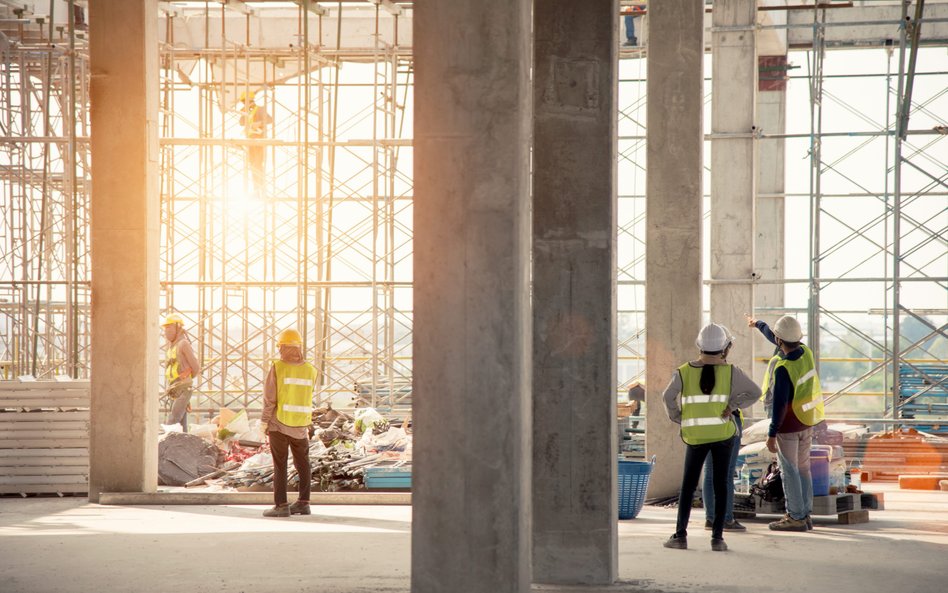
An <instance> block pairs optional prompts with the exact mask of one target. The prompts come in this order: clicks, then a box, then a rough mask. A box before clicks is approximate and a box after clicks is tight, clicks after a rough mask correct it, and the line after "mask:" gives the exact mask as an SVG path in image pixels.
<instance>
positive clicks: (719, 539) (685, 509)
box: [662, 323, 760, 552]
mask: <svg viewBox="0 0 948 593" xmlns="http://www.w3.org/2000/svg"><path fill="white" fill-rule="evenodd" d="M731 343H732V340H731V337H730V332H728V331H727V329H725V328H724V327H723V326H721V325H718V324H716V323H710V324H708V325H706V326H705V327H703V328H702V329H701V332H700V333H699V334H698V338H697V339H696V340H695V345H696V346H697V347H698V351H699V356H698V360H695V361H692V362H686V363H685V364H683V365H681V366H680V367H678V370H677V371H676V372H675V373H674V375H672V378H671V381H669V383H668V387H666V388H665V392H664V394H663V395H662V399H663V401H664V402H665V411H666V412H667V413H668V418H669V419H670V420H671V421H672V422H674V423H676V424H680V425H681V440H683V441H684V442H685V445H686V446H687V448H686V450H685V468H684V472H683V475H682V479H681V492H680V494H679V496H678V523H677V525H676V527H675V533H674V534H673V535H672V536H671V537H670V538H668V540H667V541H666V542H665V543H664V546H665V547H666V548H675V549H679V550H684V549H687V548H688V519H689V518H690V517H691V502H692V499H693V498H694V494H695V489H696V488H697V487H698V478H699V477H700V476H701V466H702V465H704V460H705V458H706V457H707V456H708V455H711V457H712V459H713V461H714V475H713V482H714V502H715V509H714V523H713V525H712V528H711V549H712V550H714V551H715V552H723V551H725V550H727V544H726V543H724V520H725V516H726V505H727V481H728V480H730V479H731V476H730V475H728V466H729V461H730V456H731V449H732V448H733V447H734V443H735V441H736V434H737V427H736V425H735V422H734V416H733V412H734V410H737V409H739V408H746V407H748V406H751V405H753V403H754V402H755V401H757V400H758V399H759V398H760V388H759V387H758V386H757V385H756V384H755V383H754V382H753V381H752V380H751V378H750V377H748V376H747V375H746V374H745V373H744V371H742V370H741V369H739V368H738V367H736V366H734V365H732V364H728V363H727V361H726V358H727V354H728V351H729V350H730V348H731Z"/></svg>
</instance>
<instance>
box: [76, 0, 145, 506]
mask: <svg viewBox="0 0 948 593" xmlns="http://www.w3.org/2000/svg"><path fill="white" fill-rule="evenodd" d="M157 10H158V7H157V2H156V0H137V1H129V0H93V1H92V2H91V3H90V8H89V26H90V31H89V38H90V51H91V67H92V88H91V98H90V100H91V104H92V179H93V181H92V371H91V375H92V376H91V379H92V422H91V443H90V452H89V453H90V455H89V457H90V475H89V499H90V500H91V501H92V502H97V501H98V496H99V493H101V492H109V491H111V492H151V491H154V490H155V489H156V487H157V480H158V470H157V467H158V444H157V430H158V366H157V360H158V350H157V349H158V346H157V344H158V340H159V334H158V175H157V174H158V134H157V130H158V127H157V117H158V37H157V27H158V16H157V15H158V13H157Z"/></svg>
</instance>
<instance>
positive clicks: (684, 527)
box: [675, 437, 737, 538]
mask: <svg viewBox="0 0 948 593" xmlns="http://www.w3.org/2000/svg"><path fill="white" fill-rule="evenodd" d="M736 440H737V438H736V437H732V438H730V439H728V440H726V441H718V442H716V443H706V444H704V445H688V446H687V449H686V450H685V471H684V474H683V475H682V478H681V493H680V494H679V495H678V524H677V525H676V527H675V535H677V536H678V537H684V536H686V535H688V519H689V518H690V517H691V502H692V500H693V499H694V497H695V489H697V487H698V479H699V478H700V477H701V466H703V465H704V460H705V458H706V457H707V456H708V454H710V455H711V463H712V464H713V465H714V472H713V474H712V476H711V479H712V483H713V485H714V523H712V527H711V537H713V538H722V537H723V536H724V517H725V515H726V514H727V481H728V480H730V479H731V476H730V474H729V473H728V465H729V464H728V461H729V458H730V457H731V449H732V448H733V447H734V443H735V441H736Z"/></svg>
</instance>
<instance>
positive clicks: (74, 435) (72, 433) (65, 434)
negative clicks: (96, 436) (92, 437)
mask: <svg viewBox="0 0 948 593" xmlns="http://www.w3.org/2000/svg"><path fill="white" fill-rule="evenodd" d="M45 438H49V439H88V438H89V429H88V428H86V429H83V430H32V429H25V430H11V431H7V432H5V433H4V434H0V447H4V446H5V444H6V443H8V442H11V441H23V440H28V439H45ZM40 446H42V445H40Z"/></svg>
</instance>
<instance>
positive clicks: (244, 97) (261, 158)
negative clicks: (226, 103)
mask: <svg viewBox="0 0 948 593" xmlns="http://www.w3.org/2000/svg"><path fill="white" fill-rule="evenodd" d="M239 100H240V103H241V112H240V125H242V126H243V127H244V136H246V137H247V139H249V140H259V139H261V138H265V137H266V135H267V125H269V124H270V123H271V122H272V121H273V119H272V118H271V117H270V115H269V114H268V113H267V110H266V108H265V107H264V106H263V101H262V100H261V99H259V98H258V97H257V93H256V91H251V92H247V91H244V92H242V93H240V97H239ZM265 161H266V147H264V146H248V147H247V166H248V167H249V168H250V173H251V176H252V178H253V187H254V191H255V192H256V193H257V195H258V196H262V195H263V190H264V170H265V169H264V162H265Z"/></svg>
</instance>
